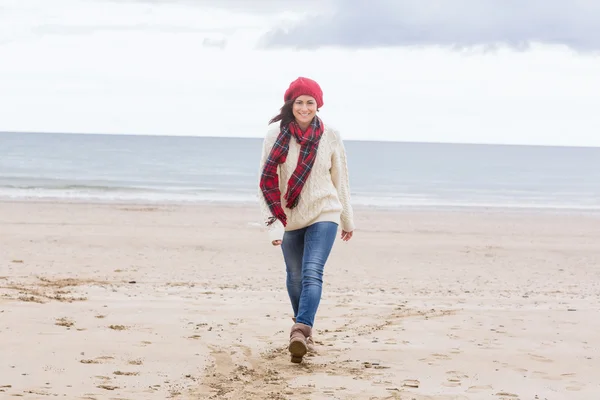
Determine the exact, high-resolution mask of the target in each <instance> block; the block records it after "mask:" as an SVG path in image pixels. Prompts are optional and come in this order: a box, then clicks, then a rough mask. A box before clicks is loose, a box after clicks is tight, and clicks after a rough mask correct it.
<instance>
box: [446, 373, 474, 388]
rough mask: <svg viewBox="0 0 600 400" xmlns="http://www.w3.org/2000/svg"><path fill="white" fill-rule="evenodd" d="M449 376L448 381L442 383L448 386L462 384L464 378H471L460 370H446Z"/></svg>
mask: <svg viewBox="0 0 600 400" xmlns="http://www.w3.org/2000/svg"><path fill="white" fill-rule="evenodd" d="M446 375H447V376H448V377H447V379H446V382H443V383H442V385H443V386H446V387H457V386H460V385H461V384H462V380H463V379H467V378H469V376H468V375H466V374H464V373H462V372H459V371H448V372H446Z"/></svg>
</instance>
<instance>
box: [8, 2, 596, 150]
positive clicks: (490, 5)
mask: <svg viewBox="0 0 600 400" xmlns="http://www.w3.org/2000/svg"><path fill="white" fill-rule="evenodd" d="M299 4H300V6H299ZM597 21H600V2H598V1H595V0H503V1H498V0H370V1H365V0H303V1H302V2H291V1H289V2H288V1H281V0H252V1H250V0H213V1H211V0H52V1H48V0H0V131H14V132H24V131H34V132H67V133H109V134H149V135H196V136H234V137H263V136H264V134H265V133H266V129H267V123H268V121H269V119H270V118H271V117H272V116H274V115H275V114H277V112H278V110H279V108H280V107H281V105H282V103H283V93H284V92H285V90H286V89H287V87H288V85H289V83H290V82H291V81H293V80H294V79H296V78H297V77H299V76H306V77H309V78H312V79H315V80H316V81H317V82H319V84H320V85H321V87H322V89H323V92H324V106H323V107H322V109H321V110H320V111H319V115H320V117H321V118H322V119H323V120H324V121H325V122H326V123H328V124H330V125H332V126H334V127H336V128H337V129H338V130H339V131H340V133H341V135H342V137H343V138H344V139H348V140H385V141H411V142H415V141H417V142H455V143H501V144H532V145H566V146H600V113H598V112H597V104H598V102H599V96H600V95H599V93H600V73H599V71H600V24H598V23H597Z"/></svg>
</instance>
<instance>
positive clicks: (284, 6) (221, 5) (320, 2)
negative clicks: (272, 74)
mask: <svg viewBox="0 0 600 400" xmlns="http://www.w3.org/2000/svg"><path fill="white" fill-rule="evenodd" d="M110 1H113V2H119V3H124V2H130V3H141V4H147V5H165V4H169V5H174V4H179V5H185V6H195V7H201V8H214V9H223V10H227V11H233V12H242V13H251V14H277V13H281V12H287V11H295V10H298V3H297V2H294V1H284V0H110ZM331 1H332V0H303V1H302V8H303V9H313V8H314V9H321V10H322V9H324V7H326V6H327V5H328V4H330V3H331Z"/></svg>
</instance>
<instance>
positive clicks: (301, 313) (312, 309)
mask: <svg viewBox="0 0 600 400" xmlns="http://www.w3.org/2000/svg"><path fill="white" fill-rule="evenodd" d="M337 228H338V225H337V224H336V223H334V222H329V221H323V222H316V223H314V224H312V225H309V226H307V227H306V228H302V229H297V230H293V231H286V232H285V233H284V235H283V241H282V242H281V249H282V251H283V258H284V260H285V266H286V271H287V279H286V286H287V291H288V295H289V296H290V301H291V302H292V308H293V310H294V316H295V317H296V323H300V324H305V325H308V326H310V327H312V326H313V324H314V321H315V315H316V314H317V308H318V307H319V303H320V301H321V291H322V287H323V269H324V268H325V262H326V261H327V258H328V257H329V253H330V252H331V248H332V247H333V242H334V241H335V236H336V234H337Z"/></svg>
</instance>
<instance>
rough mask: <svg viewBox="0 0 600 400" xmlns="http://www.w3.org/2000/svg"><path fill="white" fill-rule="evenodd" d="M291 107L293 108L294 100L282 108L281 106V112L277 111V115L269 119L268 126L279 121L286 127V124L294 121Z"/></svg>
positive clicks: (284, 104)
mask: <svg viewBox="0 0 600 400" xmlns="http://www.w3.org/2000/svg"><path fill="white" fill-rule="evenodd" d="M293 107H294V100H288V101H286V102H285V103H283V106H281V110H280V111H279V114H277V115H276V116H274V117H273V118H271V120H270V121H269V125H271V124H272V123H273V122H277V121H281V124H282V125H286V124H289V123H290V122H292V121H293V120H294V112H293Z"/></svg>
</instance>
